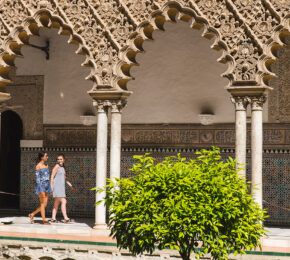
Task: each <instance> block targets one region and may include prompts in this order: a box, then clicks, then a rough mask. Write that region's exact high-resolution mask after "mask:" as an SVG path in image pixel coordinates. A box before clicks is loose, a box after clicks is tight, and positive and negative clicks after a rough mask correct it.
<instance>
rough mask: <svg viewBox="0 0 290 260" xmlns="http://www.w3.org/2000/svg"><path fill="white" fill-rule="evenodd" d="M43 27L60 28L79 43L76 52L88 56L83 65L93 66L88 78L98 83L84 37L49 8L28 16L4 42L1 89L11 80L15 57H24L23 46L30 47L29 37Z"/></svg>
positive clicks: (70, 41) (0, 67)
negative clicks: (10, 75) (10, 72)
mask: <svg viewBox="0 0 290 260" xmlns="http://www.w3.org/2000/svg"><path fill="white" fill-rule="evenodd" d="M41 28H57V29H59V31H58V33H59V34H64V35H69V40H68V43H69V44H77V45H79V48H78V49H77V51H76V53H77V54H81V55H85V56H86V59H85V61H84V62H83V63H82V64H81V65H82V66H87V67H90V68H91V74H90V75H89V76H88V77H87V79H90V80H92V81H93V82H94V83H95V84H98V82H99V79H98V78H97V75H96V73H95V64H94V61H93V59H92V55H91V53H90V51H89V50H88V49H87V47H86V46H85V44H84V43H83V39H82V37H81V36H79V35H78V34H76V33H75V32H74V30H73V29H72V28H71V27H70V26H69V25H67V24H65V23H64V21H62V19H61V18H60V17H57V16H53V15H52V14H51V13H50V11H48V10H41V11H39V12H37V13H35V15H34V16H33V17H28V18H26V19H25V20H24V22H23V25H22V26H18V27H17V28H15V29H14V30H13V32H12V33H11V34H10V35H9V37H7V39H6V40H5V42H4V44H3V48H4V51H3V52H2V53H1V54H0V61H1V63H0V64H1V65H0V76H1V78H0V89H1V88H3V87H5V85H6V84H8V83H9V82H11V81H10V79H9V71H10V70H11V69H12V68H13V67H14V66H15V62H14V61H15V59H16V58H18V57H23V56H22V53H21V48H22V47H23V46H28V47H29V46H30V45H29V38H30V37H37V36H39V30H40V29H41Z"/></svg>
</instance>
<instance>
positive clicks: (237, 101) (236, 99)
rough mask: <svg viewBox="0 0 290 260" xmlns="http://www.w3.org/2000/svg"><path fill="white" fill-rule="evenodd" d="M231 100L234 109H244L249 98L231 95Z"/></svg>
mask: <svg viewBox="0 0 290 260" xmlns="http://www.w3.org/2000/svg"><path fill="white" fill-rule="evenodd" d="M231 101H232V102H233V103H234V105H235V108H236V111H246V109H247V106H248V104H249V103H250V98H249V97H248V96H233V97H231Z"/></svg>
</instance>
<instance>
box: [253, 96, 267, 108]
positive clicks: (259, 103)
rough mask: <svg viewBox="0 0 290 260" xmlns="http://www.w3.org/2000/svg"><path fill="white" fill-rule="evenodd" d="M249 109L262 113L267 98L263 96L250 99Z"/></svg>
mask: <svg viewBox="0 0 290 260" xmlns="http://www.w3.org/2000/svg"><path fill="white" fill-rule="evenodd" d="M250 99H251V109H252V111H262V110H263V105H264V103H265V102H266V100H267V97H266V96H265V95H261V96H257V97H251V98H250Z"/></svg>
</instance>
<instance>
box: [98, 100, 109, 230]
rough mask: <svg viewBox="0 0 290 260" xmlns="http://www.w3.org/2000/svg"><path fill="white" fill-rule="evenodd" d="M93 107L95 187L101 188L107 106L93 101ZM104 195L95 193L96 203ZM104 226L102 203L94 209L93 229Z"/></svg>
mask: <svg viewBox="0 0 290 260" xmlns="http://www.w3.org/2000/svg"><path fill="white" fill-rule="evenodd" d="M94 106H95V107H96V109H97V118H98V120H97V162H96V163H97V165H96V171H97V172H96V187H97V188H102V187H104V186H105V185H106V178H107V139H108V137H107V136H108V108H109V104H107V103H106V102H104V101H100V102H99V101H95V102H94ZM105 195H106V193H105V192H103V193H97V194H96V201H100V200H102V199H104V197H105ZM106 227H107V225H106V207H105V205H104V203H103V202H102V203H101V204H99V205H97V206H96V208H95V226H94V229H105V228H106Z"/></svg>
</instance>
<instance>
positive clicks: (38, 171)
mask: <svg viewBox="0 0 290 260" xmlns="http://www.w3.org/2000/svg"><path fill="white" fill-rule="evenodd" d="M47 159H48V156H47V153H44V152H42V153H39V154H38V164H37V165H36V167H35V177H36V188H35V194H36V195H37V196H38V198H39V202H40V207H38V208H37V209H36V210H35V211H33V212H32V213H31V214H29V215H28V216H29V218H30V222H31V224H33V223H34V219H33V218H34V216H35V215H36V214H37V213H38V212H40V213H41V217H42V220H43V224H44V225H50V223H49V222H48V221H46V218H45V208H46V205H47V201H48V194H49V193H50V192H52V189H51V187H50V173H49V169H48V166H47V165H46V164H45V162H46V161H47Z"/></svg>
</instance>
